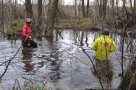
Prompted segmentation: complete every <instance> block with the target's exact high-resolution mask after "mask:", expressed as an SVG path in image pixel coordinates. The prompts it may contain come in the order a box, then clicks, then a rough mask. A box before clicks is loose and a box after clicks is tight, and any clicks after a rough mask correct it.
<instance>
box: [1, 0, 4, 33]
mask: <svg viewBox="0 0 136 90" xmlns="http://www.w3.org/2000/svg"><path fill="white" fill-rule="evenodd" d="M3 4H4V3H3V0H2V13H1V26H2V32H4V25H3V21H4V5H3Z"/></svg>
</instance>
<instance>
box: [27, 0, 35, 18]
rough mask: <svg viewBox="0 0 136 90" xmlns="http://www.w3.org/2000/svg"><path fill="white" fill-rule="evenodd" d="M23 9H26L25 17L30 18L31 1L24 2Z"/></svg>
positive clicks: (31, 14) (31, 15) (31, 11)
mask: <svg viewBox="0 0 136 90" xmlns="http://www.w3.org/2000/svg"><path fill="white" fill-rule="evenodd" d="M25 8H26V13H27V17H30V18H32V17H33V10H32V4H31V0H25Z"/></svg>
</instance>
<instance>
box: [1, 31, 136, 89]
mask: <svg viewBox="0 0 136 90" xmlns="http://www.w3.org/2000/svg"><path fill="white" fill-rule="evenodd" d="M98 36H99V32H93V31H79V30H55V31H54V38H53V40H49V39H46V38H42V39H41V40H36V42H37V43H38V48H36V49H23V48H21V49H20V51H19V53H18V54H17V55H16V57H15V58H14V59H13V60H12V61H11V63H10V65H9V67H8V70H7V72H6V73H5V75H4V77H3V78H2V80H1V82H0V90H89V89H101V85H100V82H99V80H98V78H97V77H96V76H95V75H94V74H93V72H92V71H93V66H92V63H91V61H90V59H89V58H88V56H87V55H86V54H85V53H84V52H83V51H82V48H83V49H84V50H85V52H86V53H87V54H88V55H89V56H90V57H91V58H92V59H93V58H94V56H95V52H94V51H93V50H92V49H91V47H92V43H93V41H94V39H95V38H97V37H98ZM111 37H112V38H113V39H114V40H115V42H116V44H117V50H116V52H113V53H112V54H111V55H110V61H111V63H112V66H113V67H112V71H113V78H112V80H111V82H110V83H108V85H109V86H110V87H111V89H117V88H118V85H119V83H120V80H121V77H120V76H119V74H121V63H120V62H121V61H120V58H121V47H122V46H121V37H120V36H119V35H117V34H113V35H111ZM129 42H130V41H129V39H125V50H124V54H125V57H124V59H125V60H124V70H126V68H127V64H128V62H129V60H128V59H129V58H128V56H129V55H130V53H131V52H129V51H127V50H129V49H128V48H127V45H128V43H129ZM133 43H134V45H135V43H136V40H135V39H134V40H133ZM20 46H21V40H20V39H18V40H17V41H16V43H12V44H11V41H10V40H7V39H1V40H0V64H2V62H4V61H7V60H9V59H10V58H11V57H13V55H14V54H15V53H16V52H17V50H18V49H19V47H20ZM93 62H94V64H95V60H94V61H93ZM6 65H7V63H5V64H2V65H1V66H0V75H1V74H2V73H3V72H4V70H5V66H6ZM103 84H104V82H103Z"/></svg>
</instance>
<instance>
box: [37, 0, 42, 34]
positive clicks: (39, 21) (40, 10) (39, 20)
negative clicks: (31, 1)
mask: <svg viewBox="0 0 136 90" xmlns="http://www.w3.org/2000/svg"><path fill="white" fill-rule="evenodd" d="M37 2H38V25H37V30H38V33H37V34H38V36H41V34H42V31H41V28H40V27H41V26H42V0H37Z"/></svg>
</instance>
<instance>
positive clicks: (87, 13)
mask: <svg viewBox="0 0 136 90" xmlns="http://www.w3.org/2000/svg"><path fill="white" fill-rule="evenodd" d="M89 1H90V0H87V9H86V17H87V18H88V16H89Z"/></svg>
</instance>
